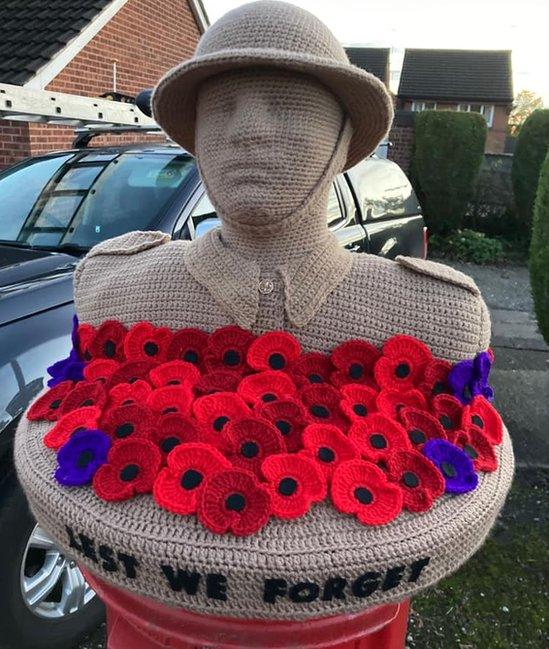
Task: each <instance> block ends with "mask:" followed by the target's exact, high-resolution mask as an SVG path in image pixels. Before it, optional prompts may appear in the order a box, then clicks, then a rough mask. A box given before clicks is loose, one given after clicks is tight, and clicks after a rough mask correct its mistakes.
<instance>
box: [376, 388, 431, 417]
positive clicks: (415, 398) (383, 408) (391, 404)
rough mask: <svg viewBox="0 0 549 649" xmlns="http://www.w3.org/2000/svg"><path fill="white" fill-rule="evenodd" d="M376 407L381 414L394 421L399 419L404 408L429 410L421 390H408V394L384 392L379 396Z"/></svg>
mask: <svg viewBox="0 0 549 649" xmlns="http://www.w3.org/2000/svg"><path fill="white" fill-rule="evenodd" d="M376 405H377V409H378V410H379V412H382V413H383V414H384V415H387V417H391V418H392V419H398V418H399V413H400V411H401V410H402V408H417V409H418V410H425V408H427V403H426V402H425V397H424V396H423V394H422V393H421V392H420V391H419V390H408V391H407V392H400V391H399V390H382V391H381V392H380V393H379V394H378V395H377V398H376Z"/></svg>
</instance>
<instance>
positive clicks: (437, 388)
mask: <svg viewBox="0 0 549 649" xmlns="http://www.w3.org/2000/svg"><path fill="white" fill-rule="evenodd" d="M445 390H446V386H445V385H444V383H443V382H442V381H437V382H436V383H435V384H434V385H433V389H432V390H431V392H432V394H434V395H437V394H442V393H443V392H444V391H445Z"/></svg>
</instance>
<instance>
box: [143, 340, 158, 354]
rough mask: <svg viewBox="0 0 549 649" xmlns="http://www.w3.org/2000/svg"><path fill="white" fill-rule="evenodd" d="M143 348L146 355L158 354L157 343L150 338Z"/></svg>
mask: <svg viewBox="0 0 549 649" xmlns="http://www.w3.org/2000/svg"><path fill="white" fill-rule="evenodd" d="M143 349H144V350H145V354H147V356H156V355H157V354H158V345H157V344H156V343H153V342H152V340H148V341H147V342H146V343H145V345H144V347H143Z"/></svg>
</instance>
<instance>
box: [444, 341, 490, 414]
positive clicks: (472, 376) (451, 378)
mask: <svg viewBox="0 0 549 649" xmlns="http://www.w3.org/2000/svg"><path fill="white" fill-rule="evenodd" d="M491 368H492V359H491V358H490V355H489V354H488V352H479V353H478V354H477V355H476V356H475V358H473V359H467V360H465V361H460V362H459V363H456V364H455V365H454V366H453V367H452V369H451V370H450V372H449V374H448V384H449V386H450V388H451V389H452V393H453V395H454V396H455V397H457V398H458V399H459V400H460V401H461V403H463V404H467V403H469V402H470V401H471V399H472V398H473V397H476V396H478V395H481V396H483V397H484V398H485V399H488V400H489V401H492V399H493V398H494V391H493V390H492V388H491V387H490V386H489V385H488V377H489V375H490V369H491Z"/></svg>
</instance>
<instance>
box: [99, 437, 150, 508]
mask: <svg viewBox="0 0 549 649" xmlns="http://www.w3.org/2000/svg"><path fill="white" fill-rule="evenodd" d="M161 463H162V456H161V454H160V451H159V450H158V448H157V447H156V445H155V444H153V442H151V441H150V440H148V439H143V438H139V437H136V438H132V439H125V440H123V441H121V442H120V443H119V444H114V445H113V446H112V447H111V449H110V451H109V455H108V457H107V462H106V464H102V465H101V466H100V467H99V469H98V470H97V471H96V473H95V475H94V476H93V481H92V485H93V490H94V491H95V493H96V494H97V496H99V498H102V499H103V500H127V499H128V498H132V497H133V496H135V495H137V494H144V493H150V492H151V491H152V487H153V484H154V480H155V478H156V476H157V474H158V471H159V470H160V465H161Z"/></svg>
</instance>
